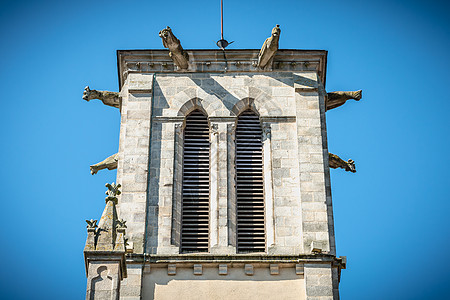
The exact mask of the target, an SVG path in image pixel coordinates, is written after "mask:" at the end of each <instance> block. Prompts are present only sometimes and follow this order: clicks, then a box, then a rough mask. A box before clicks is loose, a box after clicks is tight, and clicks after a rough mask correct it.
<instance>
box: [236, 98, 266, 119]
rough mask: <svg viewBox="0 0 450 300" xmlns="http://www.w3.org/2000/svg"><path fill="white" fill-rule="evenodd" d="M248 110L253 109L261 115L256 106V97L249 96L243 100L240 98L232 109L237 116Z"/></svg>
mask: <svg viewBox="0 0 450 300" xmlns="http://www.w3.org/2000/svg"><path fill="white" fill-rule="evenodd" d="M246 110H251V111H253V112H254V113H255V114H256V115H258V116H259V112H258V110H257V109H256V106H255V99H254V98H250V97H247V98H244V99H242V100H239V101H238V102H236V104H235V105H234V106H233V108H232V109H231V113H232V114H233V115H235V116H239V115H241V114H242V113H243V112H244V111H246Z"/></svg>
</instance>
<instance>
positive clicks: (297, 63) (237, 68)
mask: <svg viewBox="0 0 450 300" xmlns="http://www.w3.org/2000/svg"><path fill="white" fill-rule="evenodd" d="M186 52H187V53H188V54H189V68H188V69H187V70H178V67H177V66H176V65H174V63H173V61H172V59H171V58H170V57H169V51H168V50H117V64H118V73H119V88H120V89H121V88H122V85H123V83H124V82H125V80H126V78H127V77H128V74H130V73H172V74H173V73H179V74H183V73H237V72H242V73H246V72H251V73H268V72H267V71H262V70H260V69H258V67H257V66H256V63H257V60H258V53H259V49H241V50H226V51H225V56H224V51H222V50H186ZM327 53H328V52H327V51H326V50H287V49H280V50H278V51H277V54H276V55H275V58H274V63H273V71H274V72H304V71H313V72H317V74H318V75H319V78H320V80H321V81H322V83H323V85H324V86H325V79H326V65H327ZM269 73H270V71H269Z"/></svg>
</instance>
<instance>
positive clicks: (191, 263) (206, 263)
mask: <svg viewBox="0 0 450 300" xmlns="http://www.w3.org/2000/svg"><path fill="white" fill-rule="evenodd" d="M126 261H127V264H144V273H147V274H148V273H151V269H152V268H154V267H157V268H167V274H168V275H173V276H175V275H176V274H177V268H192V272H193V274H194V275H202V274H203V270H204V268H217V272H218V274H219V275H228V273H229V269H230V268H243V270H244V272H245V274H246V275H248V276H252V275H253V274H254V269H255V268H267V269H268V271H269V272H270V274H271V275H279V273H280V269H282V268H283V269H286V268H293V272H295V274H296V275H303V274H304V265H305V264H328V265H329V264H331V266H332V267H333V268H337V269H338V274H340V272H341V269H345V268H346V264H347V258H346V257H345V256H343V257H336V256H334V255H329V254H312V255H297V256H289V255H255V254H236V255H206V254H205V255H203V254H202V255H200V254H191V255H188V254H184V255H155V254H135V253H130V254H127V255H126Z"/></svg>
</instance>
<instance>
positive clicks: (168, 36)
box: [159, 26, 180, 48]
mask: <svg viewBox="0 0 450 300" xmlns="http://www.w3.org/2000/svg"><path fill="white" fill-rule="evenodd" d="M159 37H160V38H162V42H163V46H164V48H169V46H172V45H174V44H179V43H180V41H179V40H178V39H177V38H176V37H175V36H174V35H173V33H172V29H170V27H169V26H167V27H166V28H164V29H163V30H161V31H160V32H159Z"/></svg>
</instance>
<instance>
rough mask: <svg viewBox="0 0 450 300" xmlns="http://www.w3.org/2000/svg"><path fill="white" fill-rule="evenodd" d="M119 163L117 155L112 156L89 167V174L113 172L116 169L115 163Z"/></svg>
mask: <svg viewBox="0 0 450 300" xmlns="http://www.w3.org/2000/svg"><path fill="white" fill-rule="evenodd" d="M118 161H119V153H116V154H113V155H111V156H110V157H108V158H107V159H105V160H103V161H101V162H99V163H97V164H95V165H92V166H90V169H91V174H92V175H94V174H97V172H98V171H100V170H103V169H108V170H114V169H117V162H118Z"/></svg>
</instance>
